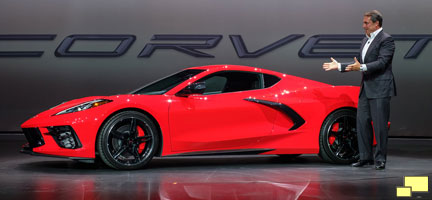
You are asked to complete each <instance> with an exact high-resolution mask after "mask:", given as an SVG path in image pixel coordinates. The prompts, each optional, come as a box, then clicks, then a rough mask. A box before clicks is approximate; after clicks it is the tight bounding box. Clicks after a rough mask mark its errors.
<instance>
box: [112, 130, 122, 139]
mask: <svg viewBox="0 0 432 200" xmlns="http://www.w3.org/2000/svg"><path fill="white" fill-rule="evenodd" d="M111 135H112V136H113V138H117V139H120V140H124V139H125V135H124V133H122V132H119V131H117V130H114V131H111Z"/></svg>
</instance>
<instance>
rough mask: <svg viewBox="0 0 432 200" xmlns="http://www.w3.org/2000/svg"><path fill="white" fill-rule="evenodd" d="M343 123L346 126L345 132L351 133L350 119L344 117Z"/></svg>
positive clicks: (344, 127)
mask: <svg viewBox="0 0 432 200" xmlns="http://www.w3.org/2000/svg"><path fill="white" fill-rule="evenodd" d="M343 121H344V122H343V123H344V125H343V130H344V131H345V132H347V131H349V123H348V117H346V116H345V117H344V118H343Z"/></svg>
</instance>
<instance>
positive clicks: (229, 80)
mask: <svg viewBox="0 0 432 200" xmlns="http://www.w3.org/2000/svg"><path fill="white" fill-rule="evenodd" d="M198 82H205V84H206V90H205V91H204V93H203V94H219V93H226V92H238V91H246V90H255V89H262V88H264V83H263V80H262V76H261V74H259V73H253V72H240V71H224V72H216V73H215V74H211V75H209V76H207V77H204V78H202V79H201V80H199V81H198Z"/></svg>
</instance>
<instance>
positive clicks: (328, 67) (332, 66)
mask: <svg viewBox="0 0 432 200" xmlns="http://www.w3.org/2000/svg"><path fill="white" fill-rule="evenodd" d="M330 59H331V61H332V62H328V63H323V69H324V70H326V71H330V70H335V69H338V62H337V61H336V60H335V59H334V58H330Z"/></svg>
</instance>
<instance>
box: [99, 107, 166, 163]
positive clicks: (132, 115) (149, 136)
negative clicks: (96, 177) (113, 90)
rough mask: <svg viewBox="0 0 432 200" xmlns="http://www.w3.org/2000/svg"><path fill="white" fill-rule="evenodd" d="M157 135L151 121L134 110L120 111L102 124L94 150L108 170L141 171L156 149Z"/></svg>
mask: <svg viewBox="0 0 432 200" xmlns="http://www.w3.org/2000/svg"><path fill="white" fill-rule="evenodd" d="M158 144H159V135H158V132H157V129H156V126H155V124H154V123H153V121H152V120H151V119H150V118H149V117H147V116H146V115H144V114H142V113H140V112H136V111H124V112H120V113H118V114H116V115H114V116H112V117H111V118H109V119H108V120H107V121H106V123H104V125H103V127H102V129H101V130H100V132H99V135H98V138H97V151H98V152H99V156H100V158H101V159H102V161H103V162H104V163H105V164H106V165H108V166H109V167H111V168H114V169H122V170H131V169H139V168H143V167H144V166H145V165H146V164H147V163H149V162H150V160H151V159H152V158H153V156H154V154H155V153H156V151H157V149H158Z"/></svg>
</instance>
